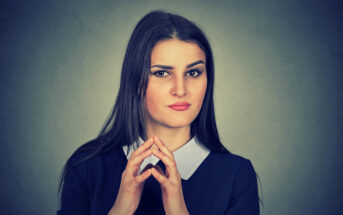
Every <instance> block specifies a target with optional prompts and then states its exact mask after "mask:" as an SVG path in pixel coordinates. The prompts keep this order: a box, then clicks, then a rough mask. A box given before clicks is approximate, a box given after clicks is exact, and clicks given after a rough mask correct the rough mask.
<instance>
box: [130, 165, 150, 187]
mask: <svg viewBox="0 0 343 215" xmlns="http://www.w3.org/2000/svg"><path fill="white" fill-rule="evenodd" d="M150 175H151V169H147V170H145V171H144V172H143V173H142V174H140V175H138V176H136V177H135V178H134V182H135V184H136V185H139V184H141V183H142V182H143V181H145V180H146V179H147V178H149V176H150Z"/></svg>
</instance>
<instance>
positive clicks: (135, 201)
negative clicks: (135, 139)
mask: <svg viewBox="0 0 343 215" xmlns="http://www.w3.org/2000/svg"><path fill="white" fill-rule="evenodd" d="M152 143H153V139H152V138H149V139H148V140H147V141H145V142H144V143H143V144H142V145H140V146H139V147H138V148H137V149H136V150H135V151H134V152H133V153H132V155H131V157H130V159H129V160H128V162H127V165H126V169H125V170H124V171H123V173H122V177H121V182H120V188H119V191H118V195H117V199H116V201H115V204H114V206H113V207H112V209H111V211H110V212H109V214H133V213H134V212H135V211H136V209H137V208H138V205H139V202H140V198H141V195H142V191H143V187H144V183H145V180H146V179H147V178H148V177H149V176H150V175H151V169H147V170H145V171H144V172H142V173H141V174H140V175H138V172H139V168H140V165H141V164H142V162H143V160H144V159H145V158H146V157H149V156H150V155H151V154H152V151H151V149H150V147H151V145H152Z"/></svg>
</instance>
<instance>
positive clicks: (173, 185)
mask: <svg viewBox="0 0 343 215" xmlns="http://www.w3.org/2000/svg"><path fill="white" fill-rule="evenodd" d="M153 139H154V143H155V145H156V146H157V147H158V150H157V149H156V148H152V153H153V154H154V155H155V156H156V157H158V158H159V159H160V160H161V161H162V162H163V163H164V165H165V166H166V173H164V172H163V170H162V169H161V167H160V166H158V165H156V166H155V167H153V168H151V170H152V171H151V173H152V175H153V176H154V177H155V179H156V180H157V181H158V182H159V183H160V185H161V192H162V199H163V206H164V210H165V213H166V215H183V214H185V215H186V214H187V215H189V212H188V210H187V207H186V203H185V200H184V197H183V191H182V184H181V176H180V173H179V171H178V170H177V168H176V163H175V160H174V155H173V153H172V152H171V151H169V149H168V148H167V147H166V145H164V143H162V141H161V140H160V139H159V138H158V137H156V136H154V138H153Z"/></svg>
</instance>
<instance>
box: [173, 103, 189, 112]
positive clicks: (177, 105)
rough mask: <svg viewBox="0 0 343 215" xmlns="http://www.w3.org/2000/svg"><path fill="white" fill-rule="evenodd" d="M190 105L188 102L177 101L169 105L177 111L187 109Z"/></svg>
mask: <svg viewBox="0 0 343 215" xmlns="http://www.w3.org/2000/svg"><path fill="white" fill-rule="evenodd" d="M189 106H191V104H189V103H187V102H177V103H175V104H172V105H169V106H168V107H170V108H171V109H173V110H176V111H184V110H187V109H188V108H189Z"/></svg>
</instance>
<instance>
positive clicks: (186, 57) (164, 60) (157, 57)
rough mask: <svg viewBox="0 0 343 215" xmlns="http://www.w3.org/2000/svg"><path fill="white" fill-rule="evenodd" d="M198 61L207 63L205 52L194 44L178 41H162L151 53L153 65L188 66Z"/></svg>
mask: <svg viewBox="0 0 343 215" xmlns="http://www.w3.org/2000/svg"><path fill="white" fill-rule="evenodd" d="M197 60H203V61H204V62H206V57H205V53H204V51H203V50H202V49H201V48H200V47H199V46H198V45H197V44H196V43H194V42H185V41H181V40H178V39H169V40H163V41H160V42H158V43H157V44H156V45H155V46H154V48H153V49H152V52H151V65H154V64H164V65H176V64H178V65H187V64H189V63H192V62H194V61H197Z"/></svg>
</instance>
